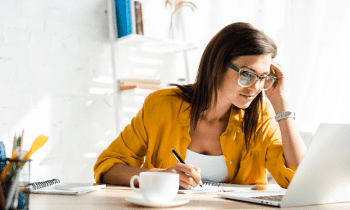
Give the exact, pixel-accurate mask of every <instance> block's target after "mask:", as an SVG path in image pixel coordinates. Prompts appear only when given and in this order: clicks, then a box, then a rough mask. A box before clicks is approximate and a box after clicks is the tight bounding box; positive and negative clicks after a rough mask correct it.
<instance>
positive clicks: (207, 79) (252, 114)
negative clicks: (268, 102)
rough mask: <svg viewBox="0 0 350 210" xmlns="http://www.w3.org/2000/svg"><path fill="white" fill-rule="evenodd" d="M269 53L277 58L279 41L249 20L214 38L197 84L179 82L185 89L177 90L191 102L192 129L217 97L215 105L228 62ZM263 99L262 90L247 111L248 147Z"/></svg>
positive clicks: (200, 68) (200, 66) (244, 124)
mask: <svg viewBox="0 0 350 210" xmlns="http://www.w3.org/2000/svg"><path fill="white" fill-rule="evenodd" d="M268 53H269V54H271V57H272V58H275V57H276V54H277V46H276V44H275V43H274V41H273V40H272V39H271V38H269V37H268V36H267V35H265V33H264V32H262V31H260V30H258V29H256V28H254V27H253V26H252V25H251V24H249V23H241V22H238V23H233V24H230V25H228V26H226V27H225V28H223V29H222V30H221V31H219V33H217V34H216V35H215V36H214V37H213V38H212V39H211V41H210V42H209V44H208V45H207V47H206V48H205V51H204V53H203V55H202V58H201V61H200V64H199V68H198V72H197V77H196V81H195V83H193V84H190V85H176V86H177V87H179V88H180V90H182V91H181V92H176V94H177V96H178V97H180V98H181V99H182V100H184V101H186V102H188V103H189V104H190V107H191V125H193V130H195V129H196V127H197V123H198V121H199V119H200V115H201V113H202V112H204V111H205V110H207V109H209V106H210V105H211V103H212V100H214V101H213V105H214V106H216V104H217V91H218V87H219V85H220V84H221V83H222V81H223V79H224V75H225V73H226V72H227V70H228V68H227V67H226V64H227V63H228V62H229V61H233V60H235V59H237V58H238V57H240V56H244V55H263V54H268ZM262 99H263V97H262V92H260V93H259V94H258V95H257V96H256V98H255V99H254V100H253V101H252V103H251V104H250V106H249V107H248V108H246V109H245V112H244V119H243V122H242V130H243V133H244V138H245V144H246V148H247V149H248V148H249V146H250V143H251V139H252V136H253V134H254V133H255V131H256V129H257V123H258V120H259V115H261V117H262V114H263V106H262ZM232 106H233V107H234V108H235V109H239V108H237V107H236V106H234V105H232ZM254 141H255V135H254Z"/></svg>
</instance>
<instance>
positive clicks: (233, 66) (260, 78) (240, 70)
mask: <svg viewBox="0 0 350 210" xmlns="http://www.w3.org/2000/svg"><path fill="white" fill-rule="evenodd" d="M227 66H228V67H229V68H230V69H232V70H234V71H236V72H238V73H239V76H241V74H242V73H243V72H248V73H249V74H253V75H255V76H256V78H257V79H258V80H259V81H262V80H265V79H266V78H269V79H273V83H274V82H275V81H276V79H277V78H276V77H274V76H259V75H257V74H255V73H253V72H250V71H245V70H242V69H240V68H238V67H237V66H235V65H234V64H233V63H231V62H228V63H227ZM254 83H255V82H254ZM254 83H252V85H253V84H254ZM273 83H272V84H271V86H272V85H273ZM250 86H251V85H250ZM250 86H248V87H250ZM271 86H270V87H271ZM270 87H269V88H270ZM269 88H267V89H269ZM267 89H265V90H267Z"/></svg>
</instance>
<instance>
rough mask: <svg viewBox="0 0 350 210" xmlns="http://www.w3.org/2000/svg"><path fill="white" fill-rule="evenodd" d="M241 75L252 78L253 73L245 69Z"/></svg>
mask: <svg viewBox="0 0 350 210" xmlns="http://www.w3.org/2000/svg"><path fill="white" fill-rule="evenodd" d="M241 76H243V77H245V78H250V77H251V76H253V75H252V74H251V73H249V72H248V71H244V72H243V73H242V75H241Z"/></svg>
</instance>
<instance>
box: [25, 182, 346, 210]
mask: <svg viewBox="0 0 350 210" xmlns="http://www.w3.org/2000/svg"><path fill="white" fill-rule="evenodd" d="M133 195H137V193H135V192H134V191H133V190H132V189H131V188H130V187H120V186H107V188H104V189H101V190H97V191H94V192H90V193H87V194H83V195H79V196H72V195H44V194H31V195H30V202H29V207H30V209H31V210H36V209H40V210H41V209H42V210H46V209H48V210H56V209H57V210H60V209H62V210H67V209H68V210H70V209H72V210H78V209H79V210H80V209H82V210H83V209H84V210H87V209H95V210H96V209H103V210H109V209H111V210H119V209H143V208H147V207H141V206H138V205H134V204H131V203H129V202H127V201H126V200H125V198H127V197H129V196H133ZM178 196H183V197H187V198H189V199H190V202H189V203H187V204H184V205H182V206H178V207H173V208H166V209H176V210H183V209H191V210H193V209H196V210H197V209H200V210H216V209H275V210H276V209H279V208H278V207H269V206H265V205H260V204H252V203H246V202H241V201H234V200H228V199H223V198H220V197H219V196H217V195H216V193H206V194H179V195H178ZM157 209H162V208H157ZM286 209H296V210H316V209H317V210H319V209H321V210H328V209H329V210H338V209H339V210H340V209H342V210H343V209H344V210H345V209H347V210H348V209H350V202H349V203H338V204H328V205H315V206H305V207H297V208H286Z"/></svg>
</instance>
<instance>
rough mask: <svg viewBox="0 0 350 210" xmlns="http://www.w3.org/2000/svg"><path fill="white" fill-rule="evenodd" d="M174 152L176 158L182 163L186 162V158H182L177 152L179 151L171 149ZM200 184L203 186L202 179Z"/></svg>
mask: <svg viewBox="0 0 350 210" xmlns="http://www.w3.org/2000/svg"><path fill="white" fill-rule="evenodd" d="M171 151H172V153H173V154H174V156H175V157H176V159H177V160H178V161H179V162H180V163H183V164H186V163H185V161H184V160H182V158H181V157H180V155H179V154H177V152H176V151H175V150H174V149H171ZM199 186H201V187H203V186H202V180H201V181H200V182H199Z"/></svg>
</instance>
